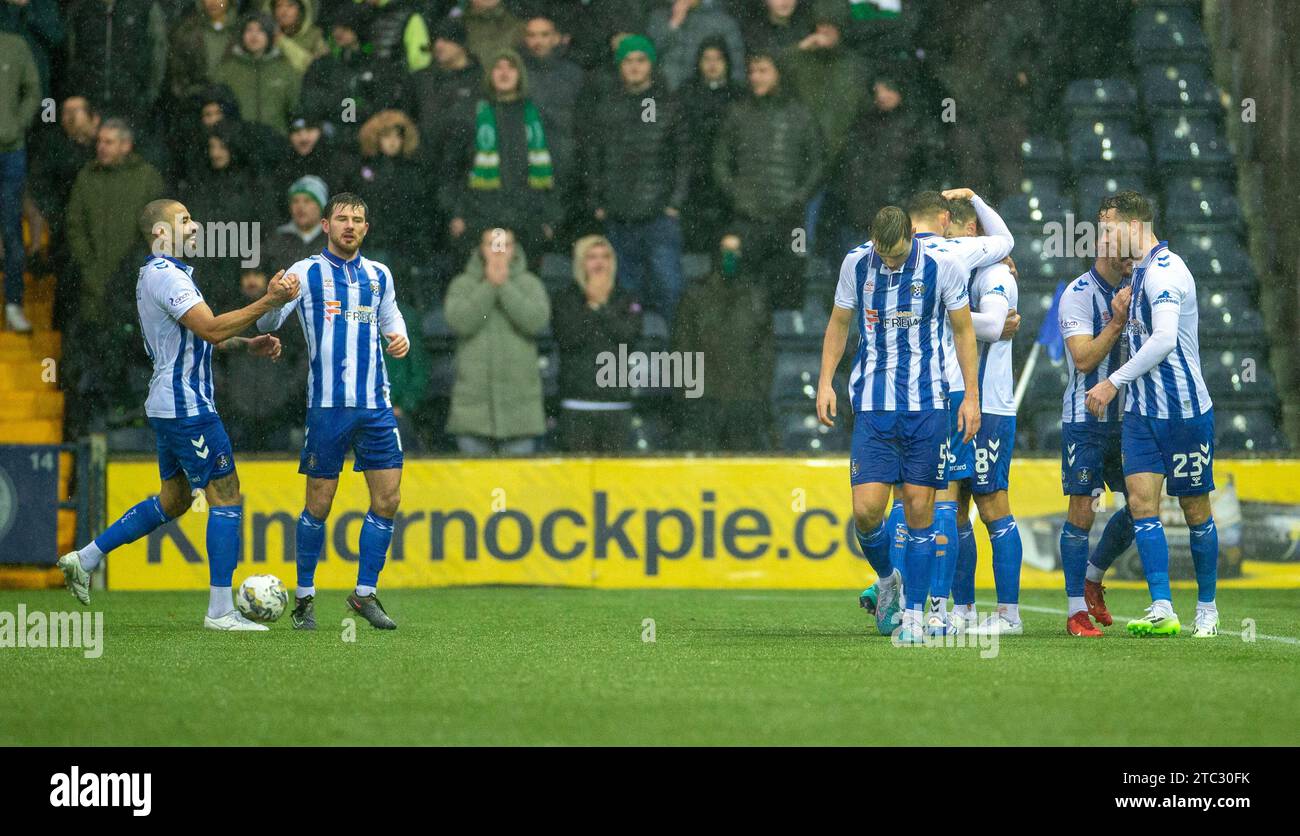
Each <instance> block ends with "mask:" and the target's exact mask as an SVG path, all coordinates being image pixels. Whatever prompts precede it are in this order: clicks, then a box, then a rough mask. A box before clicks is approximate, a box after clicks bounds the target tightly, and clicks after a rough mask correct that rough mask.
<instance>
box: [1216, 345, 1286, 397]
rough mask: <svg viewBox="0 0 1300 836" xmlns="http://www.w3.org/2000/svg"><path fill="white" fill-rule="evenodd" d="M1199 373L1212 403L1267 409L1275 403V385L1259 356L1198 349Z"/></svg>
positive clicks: (1266, 365) (1263, 360)
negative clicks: (1203, 379)
mask: <svg viewBox="0 0 1300 836" xmlns="http://www.w3.org/2000/svg"><path fill="white" fill-rule="evenodd" d="M1201 373H1202V375H1204V377H1205V386H1206V388H1207V389H1209V390H1210V397H1211V398H1213V399H1214V402H1215V403H1216V404H1217V403H1224V404H1229V403H1230V404H1233V405H1235V406H1236V407H1237V408H1249V407H1255V408H1268V409H1272V408H1273V407H1274V406H1276V404H1277V382H1276V380H1275V379H1274V378H1273V373H1272V372H1271V371H1270V370H1269V368H1268V363H1267V362H1265V358H1263V357H1248V356H1246V355H1245V353H1244V352H1240V351H1233V350H1223V351H1206V350H1202V351H1201Z"/></svg>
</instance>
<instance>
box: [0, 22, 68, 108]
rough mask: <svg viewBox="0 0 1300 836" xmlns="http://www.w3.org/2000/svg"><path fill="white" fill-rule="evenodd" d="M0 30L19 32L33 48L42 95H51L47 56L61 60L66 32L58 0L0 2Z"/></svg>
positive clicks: (43, 96) (33, 57) (33, 58)
mask: <svg viewBox="0 0 1300 836" xmlns="http://www.w3.org/2000/svg"><path fill="white" fill-rule="evenodd" d="M0 32H12V33H14V34H15V35H20V36H21V37H22V39H23V40H24V41H26V42H27V48H28V49H30V50H31V51H32V60H33V61H35V62H36V72H37V74H38V75H39V76H40V79H41V98H46V97H48V96H49V95H50V56H51V55H58V56H59V58H60V59H61V58H62V57H63V56H62V50H63V42H64V40H66V37H67V35H66V33H65V32H64V31H63V18H62V17H61V16H60V14H59V3H58V0H4V2H0Z"/></svg>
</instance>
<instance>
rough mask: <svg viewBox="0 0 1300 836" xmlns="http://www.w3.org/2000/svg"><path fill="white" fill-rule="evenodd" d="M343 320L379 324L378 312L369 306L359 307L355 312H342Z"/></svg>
mask: <svg viewBox="0 0 1300 836" xmlns="http://www.w3.org/2000/svg"><path fill="white" fill-rule="evenodd" d="M343 319H345V320H346V321H348V322H368V323H370V324H371V325H375V324H377V323H378V322H379V312H378V311H376V310H375V309H374V307H373V306H371V305H359V306H357V308H356V309H355V310H347V311H344V312H343Z"/></svg>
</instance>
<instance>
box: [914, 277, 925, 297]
mask: <svg viewBox="0 0 1300 836" xmlns="http://www.w3.org/2000/svg"><path fill="white" fill-rule="evenodd" d="M912 295H913V296H915V297H916V298H918V299H920V298H921V297H922V296H924V295H925V282H924V281H923V280H921V279H916V280H915V281H913V282H912Z"/></svg>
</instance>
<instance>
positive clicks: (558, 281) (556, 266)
mask: <svg viewBox="0 0 1300 836" xmlns="http://www.w3.org/2000/svg"><path fill="white" fill-rule="evenodd" d="M538 278H539V279H541V280H542V284H544V285H546V290H547V292H548V293H551V294H554V293H555V292H556V291H557V290H562V289H564V288H566V287H568V286H569V285H570V284H572V283H573V260H572V259H570V258H569V257H568V256H567V255H561V254H559V253H544V254H543V255H542V264H541V267H540V269H539V271H538Z"/></svg>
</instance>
